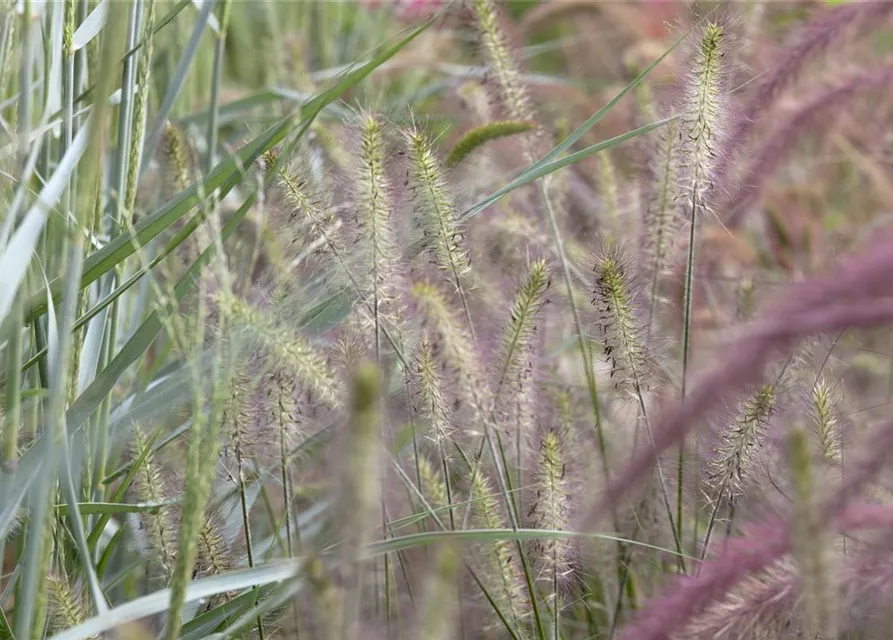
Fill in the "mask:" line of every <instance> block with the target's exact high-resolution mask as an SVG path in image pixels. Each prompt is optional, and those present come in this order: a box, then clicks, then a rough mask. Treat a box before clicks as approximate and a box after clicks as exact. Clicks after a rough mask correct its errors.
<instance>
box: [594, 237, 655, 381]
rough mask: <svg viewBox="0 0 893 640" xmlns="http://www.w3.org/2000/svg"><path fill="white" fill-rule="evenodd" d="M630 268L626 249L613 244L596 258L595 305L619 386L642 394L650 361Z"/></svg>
mask: <svg viewBox="0 0 893 640" xmlns="http://www.w3.org/2000/svg"><path fill="white" fill-rule="evenodd" d="M630 269H631V265H630V263H629V261H628V260H627V258H626V256H625V255H624V252H623V250H622V249H621V248H620V247H619V246H618V245H615V244H614V243H609V244H608V246H607V247H606V248H605V249H604V250H603V251H602V253H601V254H599V255H598V257H596V259H595V266H594V268H593V274H594V291H593V293H594V295H593V298H592V304H594V305H595V307H596V309H597V310H598V314H599V326H600V329H601V333H602V341H603V343H604V350H605V356H606V357H607V358H608V362H609V363H610V364H611V377H612V378H614V380H615V385H616V386H617V387H618V388H619V387H623V386H628V387H631V388H632V389H633V390H634V391H636V392H642V391H644V389H643V385H644V383H645V379H644V378H645V374H646V366H647V363H648V359H647V357H646V349H645V343H644V336H643V334H644V329H643V327H642V323H641V321H640V319H639V318H638V316H637V310H636V306H635V290H634V285H633V283H632V279H631V277H630Z"/></svg>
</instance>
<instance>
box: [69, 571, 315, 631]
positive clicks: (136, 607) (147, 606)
mask: <svg viewBox="0 0 893 640" xmlns="http://www.w3.org/2000/svg"><path fill="white" fill-rule="evenodd" d="M299 569H300V564H299V561H292V562H281V563H271V564H266V565H263V566H259V567H255V568H253V569H242V570H239V571H231V572H228V573H224V574H220V575H216V576H212V577H210V578H201V579H199V580H195V581H193V582H192V583H191V584H190V585H189V586H188V587H187V589H186V601H187V602H195V601H197V600H202V599H205V598H210V597H211V596H216V595H219V594H222V593H227V592H230V591H241V590H242V589H247V588H249V587H252V586H254V585H261V586H263V585H267V584H273V583H277V582H282V581H284V580H290V579H294V578H295V577H296V575H297V572H298V571H299ZM170 597H171V590H170V589H161V590H159V591H155V592H153V593H150V594H149V595H145V596H141V597H139V598H136V599H134V600H131V601H130V602H127V603H125V604H123V605H121V606H118V607H115V608H113V609H111V610H109V611H108V613H106V614H105V615H104V616H96V617H93V618H90V619H89V620H86V621H84V622H83V623H82V624H79V625H77V626H76V627H72V628H71V629H67V630H65V631H63V632H62V633H58V634H56V635H54V636H52V639H51V640H87V639H88V638H92V637H96V636H98V635H99V634H101V633H105V632H107V631H111V630H112V629H116V628H117V627H120V626H122V625H124V624H127V623H128V622H135V621H137V620H140V619H141V618H146V617H148V616H152V615H155V614H157V613H161V612H163V611H166V610H167V608H168V604H169V602H170Z"/></svg>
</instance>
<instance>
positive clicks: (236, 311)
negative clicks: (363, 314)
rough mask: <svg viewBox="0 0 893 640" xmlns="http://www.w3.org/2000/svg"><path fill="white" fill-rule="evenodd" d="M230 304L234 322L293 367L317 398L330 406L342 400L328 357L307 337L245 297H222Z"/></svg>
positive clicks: (223, 302) (281, 361)
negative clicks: (279, 323) (274, 319)
mask: <svg viewBox="0 0 893 640" xmlns="http://www.w3.org/2000/svg"><path fill="white" fill-rule="evenodd" d="M221 304H226V306H227V309H228V311H229V314H230V318H231V319H232V321H233V323H234V324H235V325H236V326H238V327H241V328H243V329H244V330H245V331H246V332H247V333H248V335H249V336H251V337H252V338H254V339H255V340H256V341H257V342H259V343H260V346H262V347H263V348H264V349H265V350H266V351H268V352H269V354H270V355H271V356H272V358H273V359H274V360H275V362H276V363H278V364H279V365H280V366H285V367H288V368H290V369H291V370H292V371H293V372H294V374H295V375H296V376H297V377H298V379H300V380H301V382H303V383H304V384H306V385H307V387H308V388H310V389H312V390H313V392H314V393H315V394H316V396H317V398H318V399H319V400H320V401H322V402H323V403H325V404H326V405H328V406H330V407H336V406H338V405H339V404H340V394H339V393H338V391H337V385H336V383H335V376H334V375H333V374H332V372H331V370H330V369H329V366H328V364H327V363H326V360H325V357H324V356H323V355H322V354H321V353H319V352H317V351H316V349H314V348H313V347H312V346H311V345H310V344H309V343H308V342H307V341H305V340H304V339H302V338H300V337H298V336H297V335H294V334H293V333H291V332H289V331H287V330H285V329H284V328H281V327H278V326H276V325H275V324H274V323H273V322H271V321H270V319H269V318H266V317H265V316H264V315H263V314H261V313H260V312H258V311H256V310H255V309H253V308H252V307H251V306H250V305H249V304H248V303H246V302H245V301H244V300H240V299H238V298H235V297H232V296H228V297H226V298H225V299H224V298H222V299H221Z"/></svg>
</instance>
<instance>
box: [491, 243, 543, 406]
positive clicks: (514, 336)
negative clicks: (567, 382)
mask: <svg viewBox="0 0 893 640" xmlns="http://www.w3.org/2000/svg"><path fill="white" fill-rule="evenodd" d="M551 282H552V281H551V278H550V277H549V267H548V266H547V264H546V261H545V260H534V261H533V262H531V263H530V264H529V266H528V269H527V277H526V278H525V280H524V284H523V285H522V286H521V288H520V290H519V291H518V293H517V295H516V296H515V299H514V301H513V302H512V307H511V311H510V312H509V321H508V323H507V325H506V328H505V332H504V333H503V338H502V343H501V344H500V347H499V358H498V365H497V370H498V371H499V380H498V382H497V393H498V392H499V390H501V387H502V386H503V385H504V384H505V383H506V382H511V381H512V380H515V379H516V378H517V377H518V376H519V375H520V373H521V370H522V368H523V365H524V355H525V353H526V351H527V350H528V347H529V346H530V343H531V340H532V338H533V334H534V332H535V331H536V322H537V319H538V317H539V315H540V311H541V310H542V308H543V305H544V304H545V302H546V292H547V291H548V289H549V286H550V284H551Z"/></svg>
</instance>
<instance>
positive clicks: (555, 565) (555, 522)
mask: <svg viewBox="0 0 893 640" xmlns="http://www.w3.org/2000/svg"><path fill="white" fill-rule="evenodd" d="M563 447H564V443H563V442H562V436H561V434H560V433H559V431H557V430H555V429H550V430H549V431H547V432H546V434H545V435H544V436H543V438H542V440H541V442H540V447H539V454H538V459H537V465H536V470H535V472H534V475H535V481H534V482H535V486H536V500H535V502H534V503H533V507H532V508H531V510H530V521H531V524H532V525H533V526H534V527H535V528H537V529H547V530H550V531H565V530H566V529H567V527H568V520H569V515H570V514H569V511H570V496H569V493H568V486H567V480H566V479H565V458H564V453H563V451H562V449H563ZM569 550H570V545H569V544H568V541H567V539H565V538H548V539H544V540H538V541H537V542H536V544H535V545H534V553H533V557H534V559H535V560H536V563H537V565H538V571H537V577H538V578H539V579H541V580H544V581H547V582H550V583H552V582H553V581H554V579H556V578H560V577H563V576H565V575H566V574H567V573H568V570H569V569H568V552H569Z"/></svg>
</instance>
